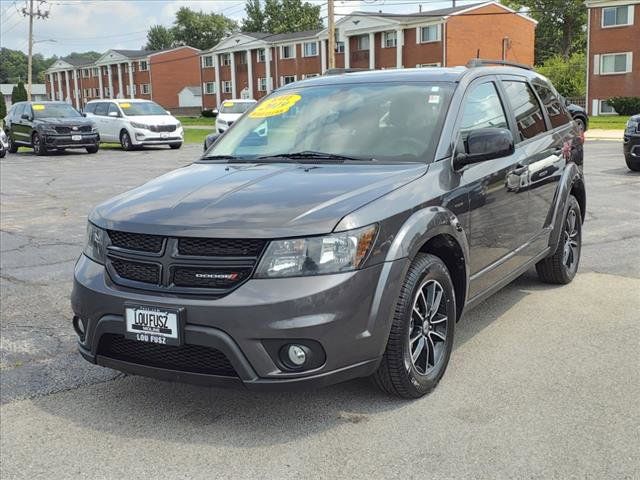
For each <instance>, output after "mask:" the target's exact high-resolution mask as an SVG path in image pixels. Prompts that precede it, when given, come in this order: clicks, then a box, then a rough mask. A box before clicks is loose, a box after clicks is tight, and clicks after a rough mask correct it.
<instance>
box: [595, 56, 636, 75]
mask: <svg viewBox="0 0 640 480" xmlns="http://www.w3.org/2000/svg"><path fill="white" fill-rule="evenodd" d="M617 55H626V65H625V70H624V72H622V71H620V72H615V71H614V72H605V71H604V68H603V67H604V59H605V58H606V57H615V56H617ZM614 64H615V60H614ZM599 68H600V75H625V74H627V73H631V71H632V70H633V53H632V52H616V53H601V54H600V59H599Z"/></svg>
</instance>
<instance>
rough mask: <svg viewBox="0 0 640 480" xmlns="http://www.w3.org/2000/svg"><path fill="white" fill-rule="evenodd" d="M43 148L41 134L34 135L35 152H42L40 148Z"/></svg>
mask: <svg viewBox="0 0 640 480" xmlns="http://www.w3.org/2000/svg"><path fill="white" fill-rule="evenodd" d="M41 148H42V145H41V143H40V135H37V134H36V135H34V136H33V152H34V153H35V154H36V155H39V154H40V149H41Z"/></svg>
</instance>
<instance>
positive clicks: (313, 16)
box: [264, 0, 322, 33]
mask: <svg viewBox="0 0 640 480" xmlns="http://www.w3.org/2000/svg"><path fill="white" fill-rule="evenodd" d="M264 16H265V21H264V30H265V31H267V32H270V33H286V32H301V31H303V30H316V29H320V28H322V19H321V18H320V5H312V4H310V3H309V2H304V3H302V0H265V4H264Z"/></svg>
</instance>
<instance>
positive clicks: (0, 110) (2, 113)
mask: <svg viewBox="0 0 640 480" xmlns="http://www.w3.org/2000/svg"><path fill="white" fill-rule="evenodd" d="M6 116H7V104H6V102H5V101H4V95H0V124H2V123H3V119H4V117H6Z"/></svg>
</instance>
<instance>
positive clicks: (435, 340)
mask: <svg viewBox="0 0 640 480" xmlns="http://www.w3.org/2000/svg"><path fill="white" fill-rule="evenodd" d="M446 297H447V294H446V292H445V290H444V288H442V285H440V283H439V282H437V281H436V280H427V281H425V282H423V283H422V285H420V288H418V289H417V290H416V293H415V296H414V299H413V306H412V310H411V322H410V324H409V353H410V361H411V365H413V366H414V368H415V369H416V370H417V372H418V373H419V374H421V375H427V374H428V373H430V372H431V370H433V369H434V368H435V367H436V365H438V364H439V363H440V362H441V361H442V358H443V357H444V354H445V351H446V340H447V322H448V321H449V318H448V316H447V298H446ZM407 367H409V364H407Z"/></svg>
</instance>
